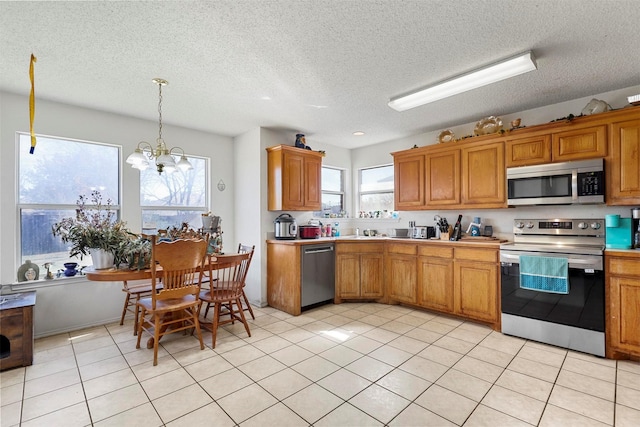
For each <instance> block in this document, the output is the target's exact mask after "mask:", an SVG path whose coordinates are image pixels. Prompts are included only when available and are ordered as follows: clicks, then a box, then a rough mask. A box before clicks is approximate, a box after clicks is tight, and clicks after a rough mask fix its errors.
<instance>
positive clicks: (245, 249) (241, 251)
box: [238, 243, 256, 320]
mask: <svg viewBox="0 0 640 427" xmlns="http://www.w3.org/2000/svg"><path fill="white" fill-rule="evenodd" d="M255 249H256V246H255V245H253V246H248V245H243V244H242V243H238V253H239V254H244V253H250V254H251V256H250V257H249V263H248V264H247V269H249V265H251V260H252V259H253V251H254V250H255ZM246 285H247V281H246V280H245V282H244V285H243V286H242V300H243V301H244V304H245V305H243V306H242V309H243V310H244V311H248V312H249V314H251V318H252V319H253V320H256V316H255V315H254V314H253V309H252V308H251V304H250V303H249V298H247V294H246V293H245V292H244V287H245V286H246Z"/></svg>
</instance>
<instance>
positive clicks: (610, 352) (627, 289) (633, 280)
mask: <svg viewBox="0 0 640 427" xmlns="http://www.w3.org/2000/svg"><path fill="white" fill-rule="evenodd" d="M605 271H606V272H607V275H606V287H605V289H606V291H605V292H606V294H605V301H607V306H606V311H607V314H606V322H607V324H606V336H607V348H606V357H607V358H621V357H628V356H635V357H640V254H635V253H633V252H632V251H629V252H624V251H619V252H614V253H613V254H609V253H605Z"/></svg>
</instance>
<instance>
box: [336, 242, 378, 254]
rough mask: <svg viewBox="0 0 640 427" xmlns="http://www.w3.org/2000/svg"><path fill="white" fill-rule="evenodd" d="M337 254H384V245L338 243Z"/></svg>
mask: <svg viewBox="0 0 640 427" xmlns="http://www.w3.org/2000/svg"><path fill="white" fill-rule="evenodd" d="M336 253H337V254H352V253H378V254H381V253H384V243H339V242H338V243H336Z"/></svg>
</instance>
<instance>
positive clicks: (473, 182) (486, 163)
mask: <svg viewBox="0 0 640 427" xmlns="http://www.w3.org/2000/svg"><path fill="white" fill-rule="evenodd" d="M461 154H462V186H461V193H462V194H461V198H462V205H463V206H464V207H476V208H501V207H504V206H505V204H506V197H505V182H506V175H505V173H506V170H505V166H504V143H503V142H502V141H497V142H490V143H485V144H468V145H465V146H464V147H463V148H462V150H461Z"/></svg>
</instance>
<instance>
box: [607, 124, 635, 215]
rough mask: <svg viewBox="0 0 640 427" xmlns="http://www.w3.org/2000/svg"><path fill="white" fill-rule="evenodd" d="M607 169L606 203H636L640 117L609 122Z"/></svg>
mask: <svg viewBox="0 0 640 427" xmlns="http://www.w3.org/2000/svg"><path fill="white" fill-rule="evenodd" d="M609 162H610V163H609V164H608V165H607V166H609V167H608V168H607V171H608V173H609V179H608V183H607V187H608V191H607V203H608V204H615V205H637V204H638V203H640V119H638V120H629V121H625V122H619V123H614V124H613V125H612V126H611V158H610V160H609Z"/></svg>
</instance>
